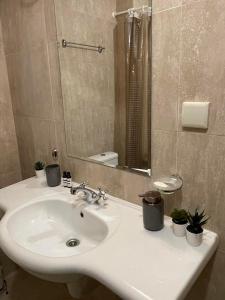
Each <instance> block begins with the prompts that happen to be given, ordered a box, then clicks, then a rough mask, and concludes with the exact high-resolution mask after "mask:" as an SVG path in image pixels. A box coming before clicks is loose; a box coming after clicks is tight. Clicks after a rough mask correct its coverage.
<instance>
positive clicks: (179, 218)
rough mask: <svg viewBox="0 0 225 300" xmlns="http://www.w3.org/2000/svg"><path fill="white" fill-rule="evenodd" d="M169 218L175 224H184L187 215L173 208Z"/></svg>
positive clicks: (181, 210)
mask: <svg viewBox="0 0 225 300" xmlns="http://www.w3.org/2000/svg"><path fill="white" fill-rule="evenodd" d="M170 216H171V218H172V219H173V222H174V223H176V224H186V223H187V221H188V214H187V211H186V210H185V209H177V208H175V209H174V210H173V211H172V213H171V215H170Z"/></svg>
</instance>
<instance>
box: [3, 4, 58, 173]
mask: <svg viewBox="0 0 225 300" xmlns="http://www.w3.org/2000/svg"><path fill="white" fill-rule="evenodd" d="M0 14H1V19H2V27H3V41H4V48H5V53H6V59H7V66H8V74H9V82H10V88H11V95H12V103H13V112H14V117H15V124H16V134H17V137H18V145H19V154H20V160H21V169H22V175H23V178H26V177H29V176H31V175H33V173H34V172H33V164H34V161H35V160H38V159H41V160H44V161H46V162H49V161H51V149H52V148H53V147H55V145H56V135H55V123H54V122H55V120H56V119H57V120H58V119H60V120H62V108H61V107H60V108H59V109H58V105H57V103H58V102H57V101H58V99H59V98H58V93H61V90H60V91H59V86H60V85H59V82H57V83H56V82H55V74H56V75H57V76H58V72H59V70H58V69H57V71H56V68H57V63H58V61H57V60H56V61H54V59H56V58H57V56H56V55H57V45H56V31H55V24H54V6H53V1H48V0H46V1H42V0H37V1H18V0H16V1H14V0H9V1H8V0H6V1H5V0H2V1H0ZM57 79H58V78H57ZM60 101H61V99H60ZM60 105H61V103H60Z"/></svg>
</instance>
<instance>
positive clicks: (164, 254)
mask: <svg viewBox="0 0 225 300" xmlns="http://www.w3.org/2000/svg"><path fill="white" fill-rule="evenodd" d="M106 204H107V205H106V206H104V207H99V206H97V205H87V204H86V203H85V202H80V201H78V202H76V203H75V205H74V196H72V195H70V193H69V191H68V189H64V188H63V187H56V188H49V187H44V186H43V185H42V184H41V183H40V181H38V180H37V179H35V178H30V179H27V180H25V181H22V182H20V183H17V184H15V185H12V186H10V187H8V188H5V189H1V190H0V209H2V210H3V212H4V216H3V217H2V219H1V221H0V246H1V249H2V250H3V252H4V253H5V254H6V255H7V256H8V257H9V258H11V259H12V260H13V261H14V262H15V263H17V264H18V265H19V266H20V267H22V268H23V269H25V270H26V271H28V272H30V273H31V274H33V275H35V276H37V277H39V278H42V279H45V280H49V281H53V282H61V283H65V284H66V285H67V287H68V291H69V293H70V295H71V296H72V297H74V298H76V299H79V298H81V299H82V297H83V296H84V295H86V292H91V290H92V289H93V287H94V286H95V284H96V281H94V282H93V281H91V282H90V278H94V279H95V280H97V281H99V282H101V283H102V284H104V285H106V286H107V287H108V288H110V289H112V290H113V291H114V292H115V293H116V294H118V295H119V296H120V298H122V299H126V300H164V299H166V300H176V299H179V300H181V299H185V296H186V295H187V293H188V291H189V290H190V288H191V286H192V285H193V283H194V282H195V281H196V279H197V278H198V276H199V274H200V273H201V272H202V270H203V269H204V267H205V266H206V264H207V262H208V261H209V259H210V258H211V257H212V255H213V254H214V252H215V250H216V248H217V245H218V236H217V234H216V233H214V232H212V231H209V230H206V229H205V230H204V233H203V242H202V244H201V246H199V247H191V246H190V245H189V244H188V243H187V242H186V239H185V238H180V237H176V236H175V235H174V234H173V232H172V229H171V224H172V222H171V219H170V218H169V217H166V216H164V228H163V229H162V230H160V231H157V232H151V231H147V230H145V229H144V227H143V216H142V208H141V207H140V206H137V205H134V204H131V203H128V202H126V201H123V200H121V199H118V198H115V197H112V196H109V199H108V201H107V202H106ZM71 239H75V241H74V242H73V240H72V243H71V245H72V246H74V247H68V244H67V242H68V241H70V240H71ZM77 240H78V241H77ZM69 246H70V244H69ZM181 274H182V276H181ZM149 278H151V280H149Z"/></svg>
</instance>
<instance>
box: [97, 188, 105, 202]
mask: <svg viewBox="0 0 225 300" xmlns="http://www.w3.org/2000/svg"><path fill="white" fill-rule="evenodd" d="M98 191H99V193H98V196H99V198H102V199H103V200H107V196H106V191H104V190H103V189H102V188H101V187H98Z"/></svg>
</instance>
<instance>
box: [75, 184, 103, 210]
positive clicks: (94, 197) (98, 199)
mask: <svg viewBox="0 0 225 300" xmlns="http://www.w3.org/2000/svg"><path fill="white" fill-rule="evenodd" d="M79 192H82V194H83V195H82V197H81V199H83V200H84V201H86V202H87V203H88V204H98V205H104V202H105V201H106V200H107V196H106V192H105V191H103V190H102V188H100V187H98V192H97V193H96V192H95V191H93V190H92V189H90V188H87V187H86V183H85V182H83V183H81V184H80V185H79V186H77V187H71V189H70V193H71V194H72V195H76V194H78V193H79Z"/></svg>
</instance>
